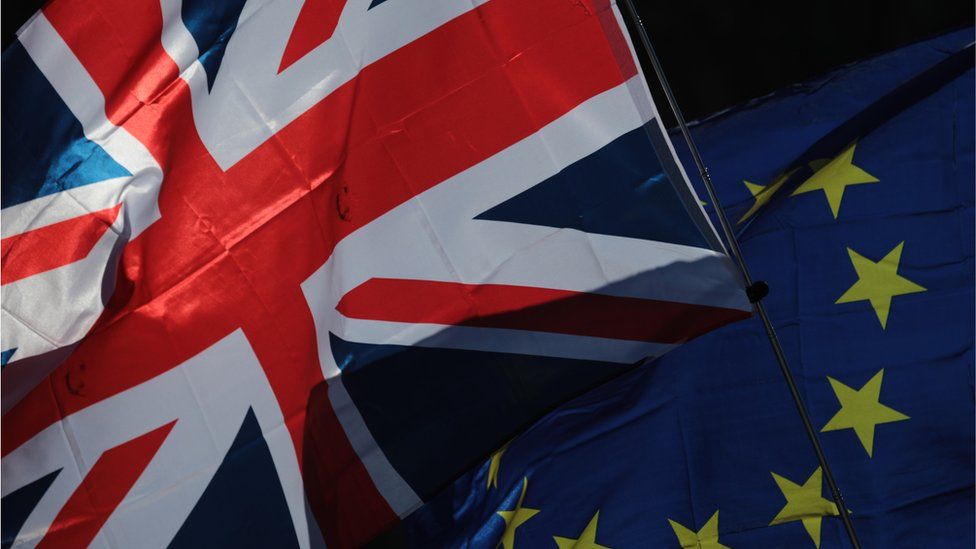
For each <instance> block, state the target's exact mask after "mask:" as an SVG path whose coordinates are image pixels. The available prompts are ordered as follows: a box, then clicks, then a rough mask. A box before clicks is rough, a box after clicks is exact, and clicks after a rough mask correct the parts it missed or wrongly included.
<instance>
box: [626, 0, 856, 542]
mask: <svg viewBox="0 0 976 549" xmlns="http://www.w3.org/2000/svg"><path fill="white" fill-rule="evenodd" d="M622 2H623V4H624V5H626V7H627V11H628V12H629V13H628V16H629V17H630V20H631V22H632V23H633V24H634V27H635V28H636V29H637V34H638V36H640V40H641V44H642V45H643V47H644V51H645V53H647V56H648V57H649V58H650V60H651V65H653V67H654V72H655V74H656V75H657V78H658V81H659V82H660V83H661V87H662V88H663V89H664V93H665V95H666V96H667V98H668V103H669V104H670V106H671V110H672V111H673V112H674V115H675V118H676V119H677V121H678V127H679V128H681V134H682V135H683V136H684V139H685V141H686V142H687V143H688V148H689V149H691V156H692V158H693V159H694V160H695V165H696V166H697V167H698V173H700V174H701V178H702V181H703V182H704V183H705V190H706V191H707V192H708V198H709V200H711V201H712V205H713V207H714V209H715V213H716V214H717V215H718V220H719V224H721V226H722V231H723V232H724V233H725V239H726V240H727V241H728V243H729V248H730V250H731V252H732V254H731V255H732V257H733V258H734V259H735V261H736V263H737V264H738V266H739V270H740V271H741V272H742V277H743V278H744V279H745V282H746V286H747V293H748V295H749V300H750V301H752V302H753V304H754V305H755V306H756V312H757V313H758V314H759V318H760V319H761V320H762V323H763V327H764V328H765V329H766V336H767V337H768V338H769V343H770V345H771V346H772V347H773V353H774V354H775V355H776V361H777V362H778V363H779V369H780V371H781V372H782V374H783V378H784V379H785V380H786V386H787V387H789V390H790V395H791V396H792V397H793V403H794V404H796V410H797V412H799V414H800V419H801V420H802V422H803V427H804V429H805V430H806V433H807V438H809V439H810V444H812V445H813V451H814V453H816V454H817V461H818V462H820V467H821V469H822V470H823V474H824V478H826V479H827V485H828V486H829V487H830V493H831V495H832V496H833V499H834V503H835V504H836V505H837V511H838V513H839V514H840V519H841V521H842V522H843V523H844V529H845V530H846V531H847V537H848V538H849V539H850V540H851V545H852V546H853V547H854V549H860V547H861V544H860V542H859V541H858V539H857V533H856V532H855V531H854V522H853V520H852V519H851V516H850V511H849V510H848V508H847V505H846V504H845V503H844V498H843V496H841V493H840V488H839V487H838V486H837V481H836V480H835V479H834V474H833V472H832V471H831V470H830V466H829V465H828V464H827V456H826V455H825V454H824V451H823V447H822V446H821V445H820V439H819V438H817V432H816V431H815V430H814V428H813V423H812V422H811V421H810V414H809V412H808V411H807V407H806V405H805V404H804V403H803V398H802V397H801V396H800V391H799V389H798V388H797V385H796V380H795V379H794V378H793V373H792V372H791V371H790V366H789V363H788V362H787V360H786V354H785V353H784V352H783V347H782V346H781V345H780V342H779V338H778V337H776V330H775V329H774V328H773V323H772V321H770V319H769V315H768V314H767V313H766V308H765V307H764V306H763V303H762V298H763V297H765V296H766V294H767V293H768V291H769V289H768V287H767V286H766V283H765V282H762V281H759V282H753V280H752V277H751V276H750V275H749V268H748V267H747V266H746V261H745V257H744V256H743V255H742V250H741V249H740V248H739V241H738V240H737V239H736V237H735V232H734V231H733V230H732V225H731V224H730V223H729V219H728V217H727V216H726V215H725V210H723V209H722V205H721V203H720V202H719V200H718V195H717V193H716V192H715V187H714V185H713V184H712V178H711V176H709V174H708V167H706V166H705V163H704V162H703V161H702V158H701V154H700V153H699V152H698V146H697V145H696V144H695V140H694V139H693V138H692V137H691V132H690V131H689V130H688V124H687V122H685V118H684V115H683V114H682V113H681V108H680V107H679V106H678V103H677V101H676V100H675V98H674V92H672V91H671V85H670V84H669V83H668V79H667V77H665V76H664V69H663V68H662V67H661V62H660V60H658V57H657V54H656V53H655V52H654V47H653V46H652V45H651V40H650V37H648V35H647V30H646V29H645V28H644V23H643V21H641V18H640V14H638V13H637V8H636V7H635V6H634V2H633V0H622Z"/></svg>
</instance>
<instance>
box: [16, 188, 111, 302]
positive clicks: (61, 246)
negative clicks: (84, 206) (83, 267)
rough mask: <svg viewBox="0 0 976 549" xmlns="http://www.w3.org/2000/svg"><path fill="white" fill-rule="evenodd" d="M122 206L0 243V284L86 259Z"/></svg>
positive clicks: (59, 223)
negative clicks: (0, 269)
mask: <svg viewBox="0 0 976 549" xmlns="http://www.w3.org/2000/svg"><path fill="white" fill-rule="evenodd" d="M121 208H122V204H117V205H116V206H115V207H112V208H106V209H104V210H99V211H97V212H94V213H90V214H87V215H82V216H78V217H75V218H72V219H67V220H65V221H60V222H58V223H53V224H51V225H47V226H45V227H41V228H39V229H34V230H32V231H27V232H26V233H21V234H18V235H14V236H11V237H7V238H4V239H3V240H2V241H0V250H2V251H0V257H2V260H0V262H2V272H0V284H9V283H11V282H15V281H17V280H20V279H22V278H27V277H29V276H33V275H36V274H39V273H43V272H45V271H50V270H51V269H57V268H58V267H63V266H64V265H67V264H69V263H74V262H75V261H79V260H81V259H84V258H85V257H87V256H88V254H89V252H91V249H92V247H94V246H95V243H96V242H98V239H99V238H101V237H102V235H103V234H105V231H106V230H108V228H109V226H110V225H112V223H114V222H115V218H116V217H118V215H119V210H120V209H121Z"/></svg>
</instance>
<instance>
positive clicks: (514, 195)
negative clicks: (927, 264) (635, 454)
mask: <svg viewBox="0 0 976 549" xmlns="http://www.w3.org/2000/svg"><path fill="white" fill-rule="evenodd" d="M2 92H3V96H2V97H3V140H2V141H3V163H2V165H3V178H2V181H3V195H2V200H3V223H2V228H3V240H2V244H3V250H2V258H3V271H2V289H3V299H2V304H3V307H2V315H3V316H2V321H3V330H2V349H0V350H2V351H3V355H2V358H3V365H4V366H3V372H2V391H3V395H2V406H3V423H2V427H3V429H2V438H3V441H2V442H3V448H2V452H3V459H2V461H0V464H2V474H3V477H2V481H3V482H2V494H3V526H2V529H3V546H4V547H8V546H10V545H18V546H19V545H31V546H33V545H38V546H86V545H94V546H107V547H108V546H111V547H115V546H138V547H151V546H164V545H242V544H244V545H269V544H271V545H274V546H281V545H297V546H301V547H308V546H320V545H321V544H322V543H325V544H327V545H328V546H332V547H347V546H357V545H361V544H363V543H365V542H368V541H369V540H370V539H373V538H374V537H375V536H376V535H377V534H379V533H382V532H383V531H385V530H387V529H388V528H390V527H391V526H393V525H394V524H395V523H396V521H397V520H398V519H399V518H400V517H403V516H405V515H407V514H409V513H410V512H411V511H413V510H414V509H416V508H417V507H418V506H420V505H421V504H422V503H423V501H424V500H425V499H426V498H429V497H430V496H432V495H433V494H434V493H436V492H437V491H438V490H439V489H440V488H441V487H443V486H444V485H445V483H447V482H449V481H450V480H451V479H452V478H453V477H455V476H456V475H458V474H460V473H462V472H463V471H464V470H465V468H467V467H469V466H470V465H471V464H472V463H474V462H475V461H477V460H479V459H482V458H483V457H484V456H485V455H487V453H489V452H491V451H492V450H494V449H496V448H497V447H499V446H501V445H502V444H503V443H504V442H505V441H506V440H507V439H508V438H510V437H511V436H513V435H514V434H515V433H517V432H518V430H519V429H520V428H522V427H524V426H525V425H526V424H528V423H529V422H531V421H532V420H533V419H534V418H537V417H539V415H540V414H542V413H544V412H545V411H546V410H547V409H549V408H551V407H552V406H554V405H556V404H558V403H559V402H560V401H563V400H565V399H568V398H571V397H572V396H574V395H576V394H578V393H580V392H581V391H584V390H586V389H587V388H588V387H592V386H593V385H595V384H597V383H600V382H601V381H603V380H605V379H608V378H609V377H610V376H613V375H616V374H618V373H620V372H621V371H623V370H624V369H626V368H628V367H630V366H631V365H633V364H635V363H637V362H638V361H640V360H642V359H645V358H647V357H653V356H659V355H660V354H662V353H664V352H666V351H667V350H669V349H670V348H672V347H673V346H674V345H677V344H679V343H681V342H683V341H685V340H687V339H689V338H692V337H695V336H696V335H699V334H701V333H703V332H705V331H708V330H710V329H713V328H716V327H718V326H721V325H723V324H725V323H728V322H731V321H734V320H737V319H741V318H744V317H745V316H747V315H748V314H749V313H750V310H751V307H750V305H749V303H748V301H747V299H746V298H745V295H744V292H743V290H742V287H741V281H740V279H739V277H738V276H737V274H736V272H735V270H734V268H733V267H732V265H731V263H730V261H729V259H728V257H727V256H726V255H725V254H724V251H723V248H722V245H721V243H720V241H719V239H718V237H717V236H716V233H715V231H714V229H713V228H712V227H711V225H710V224H709V222H708V218H707V216H706V215H705V214H704V212H703V210H702V208H701V206H700V205H699V201H698V199H697V197H696V196H695V195H694V192H693V191H692V190H691V187H690V186H689V185H688V183H687V178H686V176H685V174H684V172H683V171H682V168H681V166H680V165H679V164H678V163H677V162H676V161H675V160H674V156H673V151H672V150H671V145H670V142H669V140H668V138H667V135H666V134H665V133H664V131H663V128H662V126H661V124H660V122H659V120H658V119H657V116H656V111H655V109H654V106H653V103H652V102H651V99H650V95H649V94H648V92H647V89H646V86H645V83H644V82H643V80H642V79H641V77H640V75H639V71H638V69H637V66H636V63H635V57H634V55H633V50H632V47H631V45H630V42H629V39H628V38H627V36H626V31H625V30H624V26H623V24H622V22H621V19H620V15H619V13H618V11H617V9H616V7H615V6H614V5H613V4H612V3H611V2H609V0H577V1H567V0H533V1H532V2H525V1H522V0H490V1H482V0H472V1H469V2H456V1H453V0H427V1H425V2H418V1H416V0H305V1H304V2H303V1H301V0H227V1H225V2H219V3H213V2H206V1H204V0H182V2H181V0H100V1H99V2H82V1H80V0H54V1H53V2H51V3H49V4H48V5H47V6H46V7H45V8H44V9H43V10H42V11H41V12H39V13H38V14H36V15H35V17H34V18H32V19H31V20H30V21H29V22H28V23H27V24H26V25H24V27H23V28H22V29H21V31H20V32H19V33H18V41H17V42H16V43H14V44H13V45H11V46H9V47H8V48H7V50H5V51H4V53H3V90H2Z"/></svg>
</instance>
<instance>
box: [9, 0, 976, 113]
mask: <svg viewBox="0 0 976 549" xmlns="http://www.w3.org/2000/svg"><path fill="white" fill-rule="evenodd" d="M92 1H97V0H92ZM397 1H403V2H407V1H410V2H418V1H423V0H397ZM525 1H532V0H525ZM635 3H636V4H637V6H638V10H639V11H640V14H641V17H642V18H643V20H644V24H645V26H646V27H647V30H648V32H649V33H650V36H651V40H652V41H653V43H654V47H655V48H656V49H657V52H658V55H659V56H660V58H661V63H662V64H663V65H664V70H665V72H666V74H667V76H668V79H669V80H670V81H671V85H672V87H673V89H674V93H675V96H676V97H677V98H678V103H679V104H680V106H681V108H682V110H684V113H685V117H686V118H688V119H689V120H693V119H696V118H701V117H704V116H707V115H709V114H711V113H714V112H717V111H720V110H722V109H725V108H728V107H731V106H733V105H736V104H738V103H742V102H743V101H746V100H748V99H752V98H754V97H760V96H763V95H766V94H767V93H769V92H772V91H774V90H777V89H779V88H782V87H784V86H787V85H789V84H793V83H796V82H801V81H803V80H807V79H809V78H812V77H815V76H817V75H820V74H823V73H824V72H827V71H828V70H830V69H832V68H834V67H838V66H840V65H844V64H847V63H850V62H852V61H856V60H858V59H861V58H864V57H868V56H871V55H875V54H878V53H881V52H884V51H887V50H891V49H894V48H897V47H899V46H903V45H906V44H909V43H912V42H916V41H919V40H922V39H925V38H928V37H931V36H935V35H938V34H942V33H944V32H946V31H949V30H953V29H957V28H960V27H964V26H969V25H972V24H973V19H974V2H973V0H885V1H867V0H857V1H855V0H847V1H844V0H817V1H815V2H814V1H806V2H799V1H792V2H791V1H785V2H784V1H780V2H760V1H756V0H724V1H722V0H671V1H663V0H635ZM43 4H44V2H39V1H32V0H22V1H7V2H3V4H2V10H3V11H2V14H0V15H2V17H0V21H2V24H3V47H4V49H6V47H7V44H9V43H10V41H12V40H13V39H14V38H15V33H16V32H17V29H18V28H19V27H20V26H21V25H22V24H23V23H24V21H26V20H27V19H28V18H29V17H30V16H31V14H33V13H34V11H36V10H37V9H38V8H39V7H40V6H41V5H43ZM622 9H623V8H622ZM631 34H632V35H633V29H631ZM635 43H637V40H635ZM638 49H639V48H638ZM642 62H643V64H644V66H645V68H646V73H647V74H648V75H653V72H651V67H650V65H649V64H647V63H646V59H643V60H642ZM648 80H649V81H651V86H652V91H653V92H654V94H655V99H656V100H657V102H658V105H659V107H660V110H661V111H662V116H663V118H664V121H665V124H667V125H669V126H670V125H672V124H673V118H672V117H671V116H670V113H669V112H668V109H667V107H666V105H667V102H666V101H665V98H664V96H663V95H661V94H660V90H657V89H653V88H655V85H654V78H653V77H649V78H648Z"/></svg>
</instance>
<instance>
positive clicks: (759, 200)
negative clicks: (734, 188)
mask: <svg viewBox="0 0 976 549" xmlns="http://www.w3.org/2000/svg"><path fill="white" fill-rule="evenodd" d="M795 171H796V169H792V170H790V171H789V172H787V173H785V174H782V175H780V176H779V177H777V178H776V180H775V181H773V182H772V183H770V184H769V185H756V184H755V183H752V182H750V181H743V182H742V183H743V184H745V186H746V188H747V189H749V193H750V194H752V197H753V198H755V199H756V201H755V202H753V203H752V207H750V208H749V211H747V212H746V213H744V214H742V217H740V218H739V222H738V223H736V224H737V225H738V224H741V223H743V222H744V221H745V220H746V219H749V218H750V217H752V216H753V215H755V213H756V212H758V211H759V208H762V207H763V206H764V205H765V204H766V203H767V202H769V200H770V199H771V198H772V197H773V195H774V194H776V191H778V190H779V188H780V187H782V186H783V183H786V181H787V180H788V179H789V178H790V176H791V175H793V172H795Z"/></svg>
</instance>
